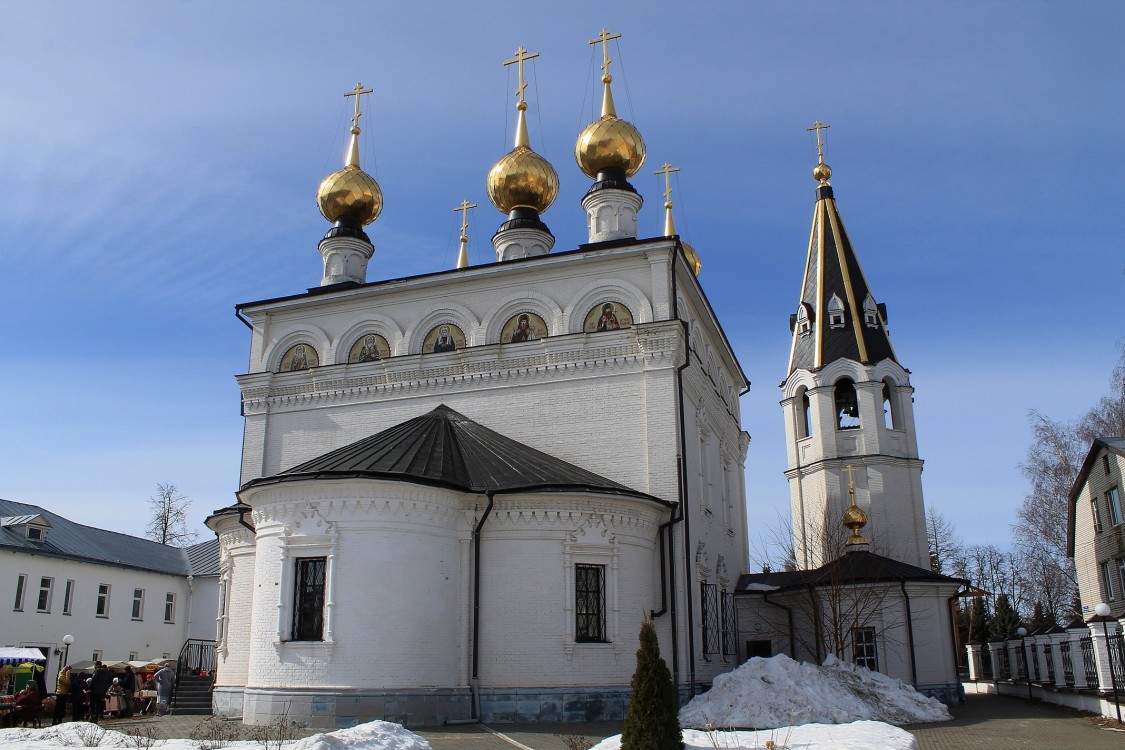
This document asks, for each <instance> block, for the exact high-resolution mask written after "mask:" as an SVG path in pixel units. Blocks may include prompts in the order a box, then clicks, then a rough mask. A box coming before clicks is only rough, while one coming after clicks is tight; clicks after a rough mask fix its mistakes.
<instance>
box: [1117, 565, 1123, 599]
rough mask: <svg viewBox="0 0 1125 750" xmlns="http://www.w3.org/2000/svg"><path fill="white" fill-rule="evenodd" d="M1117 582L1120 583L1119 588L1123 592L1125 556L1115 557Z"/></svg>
mask: <svg viewBox="0 0 1125 750" xmlns="http://www.w3.org/2000/svg"><path fill="white" fill-rule="evenodd" d="M1117 582H1118V583H1119V584H1121V588H1120V590H1121V591H1122V592H1125V557H1119V558H1117Z"/></svg>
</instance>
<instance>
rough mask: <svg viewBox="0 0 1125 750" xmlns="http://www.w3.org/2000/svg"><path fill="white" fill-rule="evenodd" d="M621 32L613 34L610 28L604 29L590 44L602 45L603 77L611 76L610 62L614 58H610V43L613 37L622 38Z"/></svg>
mask: <svg viewBox="0 0 1125 750" xmlns="http://www.w3.org/2000/svg"><path fill="white" fill-rule="evenodd" d="M620 38H621V35H620V34H611V33H609V29H602V33H601V34H599V35H598V38H597V39H591V40H590V44H600V45H602V78H603V80H604V79H605V78H608V77H609V64H610V63H611V62H612V60H610V59H609V43H610V41H611V40H613V39H620Z"/></svg>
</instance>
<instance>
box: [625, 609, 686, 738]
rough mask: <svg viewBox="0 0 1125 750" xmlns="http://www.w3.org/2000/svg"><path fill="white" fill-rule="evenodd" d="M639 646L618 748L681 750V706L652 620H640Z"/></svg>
mask: <svg viewBox="0 0 1125 750" xmlns="http://www.w3.org/2000/svg"><path fill="white" fill-rule="evenodd" d="M640 641H641V647H640V648H639V649H637V669H636V671H635V672H633V682H632V694H631V695H630V696H629V711H628V713H626V714H625V727H624V729H623V731H622V732H621V750H681V748H683V746H684V742H683V735H682V733H681V732H680V718H679V712H680V705H679V700H678V699H677V697H676V686H675V685H673V684H672V673H671V672H670V671H668V665H667V664H666V663H665V662H664V659H662V658H661V657H660V644H659V643H658V642H657V639H656V628H655V627H653V624H652V621H651V620H647V619H646V620H645V621H644V622H643V623H641V635H640Z"/></svg>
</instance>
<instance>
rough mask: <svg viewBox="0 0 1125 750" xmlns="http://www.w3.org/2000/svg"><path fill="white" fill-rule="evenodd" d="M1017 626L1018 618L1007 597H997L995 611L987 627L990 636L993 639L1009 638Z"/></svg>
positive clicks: (1003, 595) (1002, 595) (1004, 595)
mask: <svg viewBox="0 0 1125 750" xmlns="http://www.w3.org/2000/svg"><path fill="white" fill-rule="evenodd" d="M1019 624H1020V616H1019V614H1018V613H1017V612H1016V610H1015V608H1014V607H1013V606H1012V603H1011V602H1010V601H1008V595H1007V594H1000V595H998V596H997V597H996V611H995V612H994V613H993V614H992V622H991V623H989V626H988V629H989V633H990V635H991V636H992V637H993V638H1010V637H1012V634H1013V633H1014V632H1015V629H1016V628H1017V627H1019Z"/></svg>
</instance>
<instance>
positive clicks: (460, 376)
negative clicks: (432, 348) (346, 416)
mask: <svg viewBox="0 0 1125 750" xmlns="http://www.w3.org/2000/svg"><path fill="white" fill-rule="evenodd" d="M591 340H592V338H591V337H590V336H588V335H587V334H572V335H568V336H555V337H550V338H547V339H543V349H542V351H540V352H539V353H537V354H532V355H526V356H522V357H504V356H501V355H502V354H503V351H502V346H501V345H499V344H492V345H488V346H479V347H473V348H471V349H466V350H464V351H463V352H462V357H461V358H460V361H459V362H457V363H456V364H450V363H449V359H448V358H447V357H440V358H437V359H439V360H440V361H441V364H435V366H432V367H428V366H426V365H427V362H428V361H430V360H428V355H422V354H413V355H404V356H401V357H392V358H390V359H387V360H383V361H382V363H381V364H380V371H379V372H377V373H371V372H367V373H365V374H363V375H353V376H346V375H344V374H343V373H344V372H346V369H345V367H346V366H344V365H329V366H325V367H318V368H314V369H312V370H307V371H304V372H301V373H252V374H249V375H242V376H240V377H239V378H238V380H239V384H240V386H241V388H242V406H243V413H244V414H246V415H247V416H252V415H257V414H263V413H266V412H278V411H287V410H291V409H308V408H316V407H321V406H335V405H339V404H350V403H366V402H370V401H373V400H378V399H384V398H387V397H388V396H392V397H393V395H394V394H395V393H396V392H401V393H410V392H425V391H431V392H435V393H440V392H442V391H463V390H464V388H465V384H466V383H469V384H474V383H475V384H479V385H481V386H489V385H501V384H502V385H512V384H513V383H517V382H520V381H544V380H567V379H570V378H575V377H582V376H584V375H585V374H586V373H587V372H588V371H595V370H596V371H599V372H601V371H605V370H607V369H608V370H619V371H621V372H623V373H627V372H642V371H645V370H652V369H662V368H672V367H676V366H678V365H679V364H680V363H682V362H683V358H684V356H685V354H686V352H685V350H684V346H683V344H684V340H683V333H682V329H681V327H680V325H679V323H677V322H676V321H661V322H658V323H644V324H638V325H636V326H634V327H633V328H630V329H626V330H623V331H615V332H610V333H601V334H598V340H599V341H602V342H604V343H603V345H601V346H595V347H588V346H586V344H588V343H589V342H590V341H591Z"/></svg>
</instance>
